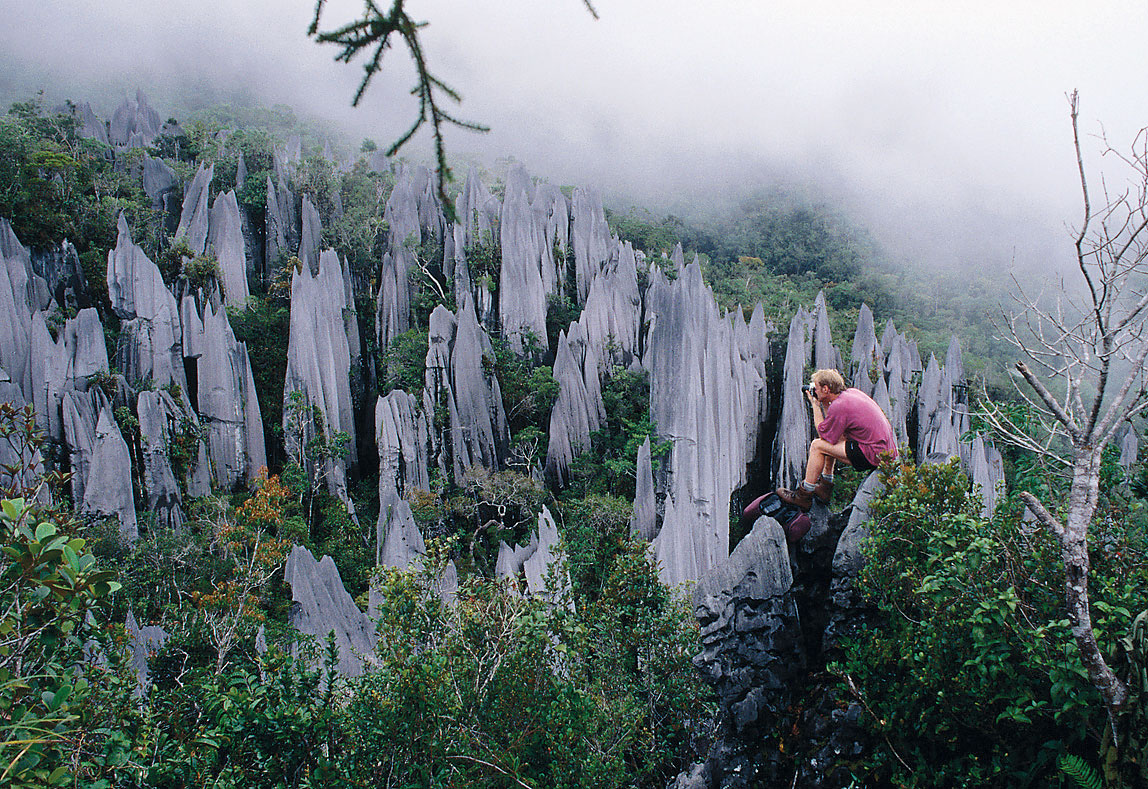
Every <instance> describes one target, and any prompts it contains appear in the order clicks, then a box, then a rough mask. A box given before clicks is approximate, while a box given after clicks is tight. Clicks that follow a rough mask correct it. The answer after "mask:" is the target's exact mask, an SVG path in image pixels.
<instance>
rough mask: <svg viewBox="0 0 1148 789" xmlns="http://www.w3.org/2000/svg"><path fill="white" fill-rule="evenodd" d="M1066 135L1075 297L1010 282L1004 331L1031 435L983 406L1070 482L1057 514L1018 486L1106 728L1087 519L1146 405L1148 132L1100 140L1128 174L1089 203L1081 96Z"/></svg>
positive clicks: (1107, 681) (1106, 687) (1122, 692)
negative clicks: (1105, 460) (1055, 542)
mask: <svg viewBox="0 0 1148 789" xmlns="http://www.w3.org/2000/svg"><path fill="white" fill-rule="evenodd" d="M1069 107H1070V116H1071V119H1072V134H1073V142H1074V144H1075V147H1076V158H1077V169H1078V171H1079V177H1080V188H1081V194H1082V196H1083V202H1084V205H1083V208H1084V215H1083V221H1082V222H1081V225H1080V227H1079V229H1078V230H1077V231H1076V232H1075V234H1074V241H1075V246H1076V264H1077V268H1078V269H1079V273H1080V276H1081V277H1082V279H1083V282H1081V283H1080V284H1081V287H1080V291H1079V294H1074V293H1069V292H1067V291H1064V292H1062V293H1060V295H1059V297H1058V298H1057V299H1056V300H1055V303H1052V304H1049V303H1047V302H1039V301H1038V300H1037V299H1036V298H1035V297H1033V296H1031V295H1029V294H1026V293H1024V291H1023V289H1022V288H1021V287H1020V286H1019V284H1018V285H1017V291H1018V295H1017V296H1016V301H1017V304H1018V305H1019V308H1018V310H1017V311H1016V313H1015V314H1013V315H1012V316H1011V317H1010V318H1009V319H1008V324H1007V325H1008V331H1007V332H1006V334H1007V335H1008V339H1009V340H1010V341H1011V342H1012V343H1013V344H1014V345H1015V346H1016V347H1017V348H1018V349H1019V350H1020V351H1021V353H1022V354H1023V355H1024V357H1025V359H1026V361H1024V362H1019V363H1017V365H1016V371H1017V373H1018V374H1019V375H1020V377H1021V378H1023V379H1024V381H1025V382H1027V384H1028V387H1029V388H1025V387H1022V386H1018V389H1021V390H1022V391H1021V393H1022V395H1024V397H1025V399H1026V400H1028V402H1029V403H1030V404H1031V405H1032V406H1033V408H1035V409H1036V412H1037V414H1038V415H1039V422H1040V425H1041V426H1042V430H1041V431H1038V432H1040V433H1041V434H1040V435H1038V436H1036V437H1034V436H1033V434H1032V431H1031V430H1029V431H1025V430H1023V429H1021V428H1020V426H1019V425H1017V424H1016V423H1014V422H1013V421H1011V420H1010V419H1009V418H1008V415H1007V414H1006V413H1004V411H1003V410H1001V409H995V408H993V407H992V406H991V405H990V406H989V408H988V409H987V411H988V413H987V416H988V417H989V421H990V422H992V423H993V426H994V427H995V428H996V429H997V431H998V435H1000V436H1002V437H1003V438H1005V440H1007V441H1011V442H1012V443H1014V444H1016V445H1018V446H1021V447H1023V448H1026V449H1029V450H1032V451H1034V452H1038V453H1040V454H1041V455H1043V456H1044V457H1046V458H1052V459H1053V460H1055V461H1057V462H1059V463H1060V464H1061V465H1062V467H1063V468H1064V470H1065V471H1066V474H1067V476H1068V477H1069V479H1070V480H1071V481H1070V485H1069V492H1068V500H1067V502H1065V503H1064V504H1063V506H1061V507H1051V504H1050V507H1051V508H1052V509H1053V510H1061V512H1062V513H1063V515H1062V518H1063V520H1061V519H1058V518H1057V517H1056V516H1054V515H1053V514H1052V513H1051V512H1050V511H1049V508H1047V507H1045V506H1044V504H1042V503H1041V502H1040V501H1038V500H1037V498H1036V497H1035V496H1033V495H1031V494H1028V493H1022V494H1021V498H1022V499H1023V500H1024V502H1025V505H1026V506H1027V507H1028V508H1029V510H1031V511H1032V513H1033V514H1034V515H1035V516H1036V518H1037V520H1038V521H1039V522H1040V523H1041V524H1043V525H1044V526H1045V527H1047V528H1048V529H1050V530H1052V531H1053V532H1054V533H1055V534H1056V536H1057V537H1058V538H1059V540H1060V545H1061V555H1062V558H1063V561H1064V571H1065V578H1064V591H1065V602H1066V604H1067V608H1068V615H1069V619H1070V621H1071V623H1072V633H1073V636H1074V638H1075V640H1076V643H1077V646H1078V647H1079V649H1080V656H1081V660H1082V661H1083V663H1084V666H1085V668H1086V669H1087V670H1088V676H1089V679H1090V681H1091V682H1092V684H1093V685H1094V686H1095V687H1096V689H1097V690H1098V691H1099V692H1100V695H1101V698H1102V699H1103V700H1104V703H1105V705H1106V707H1107V709H1108V714H1109V721H1110V723H1111V724H1112V728H1113V733H1114V734H1115V722H1116V713H1117V712H1118V711H1119V710H1120V708H1121V707H1122V706H1123V705H1124V703H1125V701H1126V700H1127V698H1128V690H1127V688H1126V687H1125V685H1124V683H1123V682H1121V680H1120V679H1119V678H1118V677H1117V676H1116V675H1115V674H1114V673H1113V671H1112V669H1111V668H1110V667H1109V666H1108V664H1107V662H1106V661H1105V659H1104V655H1103V654H1102V653H1101V651H1100V649H1099V647H1098V646H1097V643H1096V636H1095V634H1094V633H1093V629H1092V617H1091V614H1090V611H1089V599H1088V577H1089V560H1088V526H1089V524H1090V523H1091V521H1092V518H1093V515H1094V514H1095V511H1096V504H1097V499H1098V496H1099V490H1100V462H1101V458H1102V456H1103V454H1104V450H1105V448H1106V447H1107V446H1108V444H1109V442H1110V441H1111V440H1112V438H1113V436H1114V434H1115V433H1116V431H1117V429H1118V428H1119V427H1120V426H1121V425H1122V424H1123V423H1124V422H1126V421H1128V420H1130V419H1131V418H1132V417H1134V416H1136V415H1137V414H1139V413H1141V412H1142V411H1143V410H1144V409H1145V408H1148V376H1146V375H1145V371H1144V362H1145V359H1146V358H1148V291H1146V290H1145V285H1146V284H1148V276H1146V275H1148V264H1146V257H1148V129H1145V130H1141V132H1140V133H1139V134H1138V135H1137V137H1136V139H1135V141H1134V143H1133V145H1132V149H1131V151H1130V152H1129V153H1122V152H1119V151H1117V150H1115V149H1113V148H1112V147H1111V146H1109V145H1108V143H1107V140H1103V137H1102V140H1103V145H1104V154H1105V155H1106V156H1110V157H1113V158H1115V159H1117V160H1118V161H1119V162H1120V163H1121V164H1122V166H1123V167H1124V168H1126V171H1127V172H1128V173H1129V175H1130V180H1129V181H1128V186H1127V187H1126V188H1122V189H1120V190H1114V191H1113V192H1109V189H1108V187H1107V185H1106V184H1104V183H1103V181H1102V188H1101V195H1102V199H1103V205H1102V206H1101V207H1095V206H1093V204H1092V199H1093V196H1092V194H1091V193H1090V190H1089V184H1088V179H1087V178H1086V176H1085V167H1084V157H1083V154H1082V150H1081V144H1080V133H1079V125H1078V113H1079V100H1078V96H1077V94H1076V93H1075V92H1074V93H1073V94H1072V95H1071V97H1070V98H1069Z"/></svg>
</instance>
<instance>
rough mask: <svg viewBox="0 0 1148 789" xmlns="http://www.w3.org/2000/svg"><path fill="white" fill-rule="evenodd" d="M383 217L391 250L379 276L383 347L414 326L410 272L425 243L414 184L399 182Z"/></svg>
mask: <svg viewBox="0 0 1148 789" xmlns="http://www.w3.org/2000/svg"><path fill="white" fill-rule="evenodd" d="M383 220H384V221H385V222H386V223H387V226H388V227H389V228H390V235H389V236H388V240H387V249H386V251H385V252H384V253H383V264H382V269H381V271H380V277H379V296H378V302H377V314H376V324H375V325H376V332H377V337H378V341H379V347H380V348H386V347H388V346H389V345H390V344H391V340H393V339H394V338H395V337H397V336H399V335H400V334H402V333H403V332H405V331H406V330H407V329H409V328H410V323H411V290H410V281H409V276H410V271H411V269H412V268H413V267H415V265H416V263H415V259H414V250H416V249H417V248H418V245H419V244H420V243H421V242H422V230H421V228H420V227H419V213H418V203H417V202H416V201H415V196H414V192H413V191H412V188H411V184H410V182H409V181H408V180H406V179H400V180H399V182H398V183H396V184H395V188H394V190H393V191H392V192H391V196H390V198H389V199H388V200H387V207H386V209H385V210H384V212H383Z"/></svg>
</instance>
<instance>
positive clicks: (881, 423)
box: [777, 370, 897, 510]
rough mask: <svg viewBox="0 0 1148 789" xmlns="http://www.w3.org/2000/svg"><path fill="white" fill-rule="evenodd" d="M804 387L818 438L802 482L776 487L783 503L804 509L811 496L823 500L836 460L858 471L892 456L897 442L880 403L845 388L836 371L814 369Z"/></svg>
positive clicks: (829, 488) (830, 485)
mask: <svg viewBox="0 0 1148 789" xmlns="http://www.w3.org/2000/svg"><path fill="white" fill-rule="evenodd" d="M804 391H805V396H806V397H807V398H809V402H810V405H812V406H813V423H814V424H815V425H817V434H818V436H820V437H819V438H815V439H813V443H811V444H810V445H809V460H808V462H807V463H806V465H805V480H804V481H803V482H802V483H801V485H800V486H799V487H798V488H797V490H789V489H788V488H778V489H777V496H778V498H780V499H781V500H782V501H784V502H785V503H786V504H791V505H793V506H795V507H800V508H801V509H803V510H808V509H809V508H810V506H812V504H813V497H814V496H816V497H817V499H818V501H820V502H821V503H822V504H828V503H829V496H830V494H831V493H832V492H833V467H834V466H835V465H836V463H837V462H842V463H845V464H846V465H849V466H852V467H853V468H855V469H857V470H858V471H872V470H873V469H875V468H877V465H878V464H879V463H880V460H881V455H883V454H886V453H888V454H890V455H891V456H893V457H896V456H897V440H896V438H894V436H893V426H892V425H891V424H889V418H888V417H887V416H885V412H884V411H882V410H881V406H879V405H877V403H876V402H875V401H874V400H873V398H872V397H870V396H869V395H867V394H865V393H864V392H862V391H861V390H860V389H854V388H852V387H850V388H848V389H846V388H845V379H844V378H842V377H841V373H839V372H837V371H836V370H818V371H817V372H815V373H814V374H813V382H812V384H811V385H810V387H809V388H808V389H806V390H804ZM823 404H824V406H825V416H824V418H822V415H821V406H822V405H823Z"/></svg>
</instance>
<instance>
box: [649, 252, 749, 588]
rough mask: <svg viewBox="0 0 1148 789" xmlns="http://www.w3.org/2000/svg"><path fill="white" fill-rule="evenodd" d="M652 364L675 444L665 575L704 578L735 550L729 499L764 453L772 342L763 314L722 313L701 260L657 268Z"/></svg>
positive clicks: (656, 414)
mask: <svg viewBox="0 0 1148 789" xmlns="http://www.w3.org/2000/svg"><path fill="white" fill-rule="evenodd" d="M650 279H651V282H650V288H649V291H648V292H647V294H646V301H647V313H648V315H649V316H650V330H649V334H648V338H649V339H648V340H647V347H646V354H645V356H644V357H643V360H642V361H643V365H644V366H645V367H646V369H647V370H649V373H650V414H651V417H652V419H653V421H654V424H655V425H656V426H657V434H658V437H659V438H660V439H663V440H667V441H669V442H671V447H670V452H669V456H668V458H666V460H665V468H666V472H667V474H668V482H667V486H666V494H665V507H664V512H665V514H664V517H663V521H662V528H661V531H660V532H659V533H658V535H657V537H656V538H655V540H654V545H655V549H656V552H657V557H658V561H659V562H660V565H661V568H660V572H661V577H662V580H663V581H665V582H666V583H668V584H671V585H672V584H677V583H680V582H682V581H688V580H695V579H697V578H700V577H701V576H702V575H703V574H704V573H706V572H707V571H708V570H709V569H710V568H711V567H713V566H715V565H716V564H718V563H720V562H722V561H724V560H725V558H726V557H727V556H728V555H729V514H728V513H729V506H730V496H731V494H732V493H733V491H734V490H735V489H737V488H739V487H741V486H742V485H743V484H744V483H745V481H746V464H747V463H749V462H750V461H751V460H752V459H753V458H754V456H755V454H756V451H757V433H758V430H759V428H760V425H761V423H762V421H763V418H764V414H765V406H766V404H767V397H766V380H765V364H766V362H767V360H768V357H769V353H768V339H767V336H766V331H765V326H764V319H763V318H762V317H761V315H759V314H758V313H756V312H755V317H754V318H752V319H751V322H752V325H753V326H754V328H753V330H752V331H751V330H750V328H749V327H748V326H747V325H746V323H745V319H744V317H743V316H742V313H741V311H740V310H738V311H734V312H732V313H729V314H727V315H724V316H723V315H721V314H719V311H718V307H717V303H716V301H715V300H714V297H713V293H712V291H711V290H710V288H709V287H708V286H707V285H706V284H705V283H704V282H703V281H702V275H701V266H700V264H698V263H697V262H696V261H695V262H694V263H692V264H691V265H689V266H687V267H686V268H685V269H684V270H683V272H682V274H681V275H680V276H679V277H678V278H677V279H676V280H673V281H670V280H668V279H667V278H666V277H665V276H664V275H662V274H661V272H660V270H655V271H654V272H652V274H651V278H650Z"/></svg>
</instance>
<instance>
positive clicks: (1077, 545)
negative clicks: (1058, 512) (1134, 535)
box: [1061, 447, 1128, 719]
mask: <svg viewBox="0 0 1148 789" xmlns="http://www.w3.org/2000/svg"><path fill="white" fill-rule="evenodd" d="M1103 451H1104V449H1103V447H1099V448H1092V449H1089V450H1087V451H1078V453H1077V456H1076V462H1075V463H1074V464H1073V467H1072V487H1071V489H1070V490H1069V495H1068V518H1067V520H1066V522H1065V526H1064V533H1063V534H1062V536H1061V552H1062V556H1063V559H1064V598H1065V604H1066V606H1067V608H1068V618H1069V621H1070V622H1071V623H1072V635H1073V636H1074V637H1075V638H1076V645H1077V647H1078V648H1079V649H1080V659H1081V662H1082V663H1083V664H1084V667H1085V668H1086V669H1087V670H1088V678H1089V680H1090V681H1091V682H1092V685H1093V686H1094V687H1095V688H1096V689H1097V690H1098V691H1100V696H1101V698H1102V699H1103V700H1104V704H1105V706H1107V707H1108V711H1109V714H1110V716H1112V718H1113V719H1115V713H1116V712H1117V711H1118V710H1119V709H1120V708H1121V707H1123V706H1124V703H1125V701H1127V699H1128V689H1127V688H1126V687H1125V685H1124V683H1123V682H1121V681H1120V680H1119V679H1118V678H1117V677H1116V675H1115V674H1114V673H1112V669H1111V668H1109V667H1108V663H1107V662H1106V661H1105V660H1104V655H1102V654H1101V652H1100V647H1099V646H1098V645H1097V643H1096V634H1095V633H1094V632H1093V630H1092V614H1091V612H1090V610H1089V604H1088V569H1089V563H1088V525H1089V523H1091V522H1092V516H1093V514H1094V513H1095V511H1096V500H1097V496H1098V494H1099V490H1100V458H1101V455H1102V454H1103Z"/></svg>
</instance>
